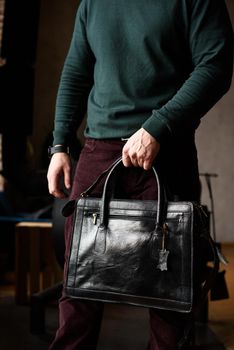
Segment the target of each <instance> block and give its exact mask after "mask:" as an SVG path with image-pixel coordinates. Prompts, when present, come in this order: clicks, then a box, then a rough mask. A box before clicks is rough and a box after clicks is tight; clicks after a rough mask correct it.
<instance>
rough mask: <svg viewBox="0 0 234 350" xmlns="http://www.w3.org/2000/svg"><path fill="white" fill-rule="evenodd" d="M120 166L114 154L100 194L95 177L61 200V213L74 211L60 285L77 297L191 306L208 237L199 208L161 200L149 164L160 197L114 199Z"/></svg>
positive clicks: (166, 306)
mask: <svg viewBox="0 0 234 350" xmlns="http://www.w3.org/2000/svg"><path fill="white" fill-rule="evenodd" d="M120 167H122V168H124V167H123V165H122V162H121V160H118V161H117V162H116V163H114V164H113V166H112V167H110V169H108V171H107V172H108V175H107V177H106V180H105V185H104V189H103V196H102V198H91V197H89V196H88V194H89V193H90V192H91V190H92V189H93V187H94V186H95V184H96V182H95V183H94V184H93V185H92V186H90V188H89V189H87V191H85V192H84V193H83V194H82V196H81V197H80V198H78V200H76V201H71V202H68V204H67V205H66V206H65V207H64V210H63V214H64V215H65V216H67V215H68V214H70V213H71V212H72V211H74V213H73V215H74V226H73V237H72V241H71V247H70V256H69V259H68V262H67V264H68V268H67V276H66V279H65V282H64V291H65V293H66V294H67V295H68V296H70V297H77V298H80V299H89V300H98V301H105V302H115V303H126V304H132V305H139V306H145V307H155V308H160V309H166V310H174V311H179V312H185V313H186V312H190V311H191V310H192V307H193V304H194V281H195V276H196V274H195V271H198V270H199V263H200V262H201V256H199V254H200V252H201V250H202V244H203V243H202V241H204V240H205V241H209V242H210V243H211V245H212V241H211V239H210V237H209V234H208V232H207V230H206V225H205V224H204V222H205V218H204V213H203V210H202V208H201V206H200V205H198V204H196V203H192V202H167V200H166V196H165V191H164V189H163V186H162V184H161V183H160V181H159V177H158V174H157V172H156V170H155V169H154V168H153V174H154V176H155V180H156V184H157V186H158V200H155V201H154V200H126V199H123V200H121V199H113V191H114V190H113V187H114V186H113V183H114V182H115V181H113V179H114V177H115V176H114V174H115V172H116V169H117V168H118V169H119V168H120ZM122 171H124V169H122ZM212 250H213V253H214V261H215V264H214V265H215V266H214V271H213V272H215V271H217V269H218V262H217V256H216V252H215V250H214V248H213V245H212ZM213 275H214V273H213ZM207 289H208V284H206V283H205V286H204V287H203V291H205V292H207Z"/></svg>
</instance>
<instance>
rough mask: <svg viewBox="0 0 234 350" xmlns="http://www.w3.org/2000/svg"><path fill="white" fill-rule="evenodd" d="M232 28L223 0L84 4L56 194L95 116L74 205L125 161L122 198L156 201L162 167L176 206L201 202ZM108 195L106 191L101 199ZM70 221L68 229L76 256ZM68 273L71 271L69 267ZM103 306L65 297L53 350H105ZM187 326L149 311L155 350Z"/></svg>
mask: <svg viewBox="0 0 234 350" xmlns="http://www.w3.org/2000/svg"><path fill="white" fill-rule="evenodd" d="M232 45H233V43H232V28H231V24H230V20H229V17H228V13H227V9H226V6H225V3H224V0H206V1H204V0H149V1H142V0H128V1H125V0H118V1H115V0H98V1H93V0H83V1H82V2H81V5H80V7H79V10H78V13H77V18H76V23H75V29H74V33H73V37H72V41H71V46H70V49H69V52H68V55H67V58H66V61H65V64H64V69H63V73H62V76H61V82H60V86H59V91H58V96H57V104H56V116H55V128H54V143H53V145H54V147H53V148H52V154H53V155H52V159H51V163H50V166H49V170H48V182H49V191H50V193H51V194H52V195H54V196H55V197H58V198H63V197H64V193H63V191H62V190H61V188H60V187H59V183H60V181H59V180H60V178H61V176H64V184H65V187H66V188H67V189H68V190H70V188H71V176H70V173H71V166H70V160H69V155H68V154H67V146H69V143H70V141H71V139H73V137H74V135H75V133H76V131H77V128H78V127H79V125H80V123H81V121H82V119H83V118H84V115H85V113H86V111H87V124H86V128H85V136H86V142H85V145H84V148H83V150H82V152H81V155H80V159H79V162H78V166H77V169H76V173H75V177H74V179H73V187H72V191H71V194H70V197H71V198H75V197H77V196H78V195H79V194H80V193H81V192H82V191H83V190H84V189H86V188H87V187H88V186H89V185H90V184H91V183H92V182H93V181H94V180H95V178H96V177H97V176H98V175H99V174H100V173H101V172H102V171H103V170H105V169H106V168H107V167H108V166H109V165H110V164H111V163H112V162H113V161H114V160H116V159H117V158H118V157H119V156H120V155H121V154H122V160H123V164H124V165H125V167H126V172H125V174H123V175H122V176H123V178H122V193H121V194H122V195H123V196H126V197H129V198H139V199H152V198H155V189H154V187H153V183H152V178H151V176H150V172H147V171H146V172H144V171H141V168H143V169H145V170H149V169H150V168H151V167H152V164H153V163H155V164H156V166H157V168H158V169H160V172H161V173H162V174H163V178H164V182H165V183H166V185H167V191H168V196H169V198H170V199H171V200H173V199H180V200H199V191H200V189H199V176H198V167H197V156H196V147H195V142H194V134H195V130H196V128H197V127H198V125H199V121H200V118H201V117H202V116H203V115H204V114H205V113H206V112H207V111H208V110H209V109H210V108H211V107H212V106H213V105H214V104H215V103H216V102H217V101H218V100H219V99H220V98H221V96H222V95H223V94H224V93H225V92H226V91H227V90H228V89H229V86H230V82H231V76H232V61H233V58H232V52H233V47H232ZM100 195H101V187H99V188H97V189H96V191H95V193H93V196H100ZM70 233H71V219H70V220H68V221H67V224H66V230H65V240H66V247H67V248H66V254H65V256H67V254H68V253H69V242H70ZM65 274H66V265H65ZM102 312H103V305H102V304H101V303H95V302H88V301H87V302H83V301H80V300H74V299H70V298H68V297H66V296H65V295H64V296H63V297H62V298H61V300H60V326H59V329H58V331H57V334H56V337H55V340H54V342H53V343H52V344H51V347H50V349H51V350H56V349H61V350H67V349H69V350H75V349H76V350H84V349H85V350H89V349H90V350H92V349H95V348H96V344H97V340H98V334H99V329H100V324H101V318H102ZM185 322H186V318H184V317H182V316H181V315H180V314H177V313H166V312H159V311H157V310H150V325H151V334H150V341H149V345H148V348H149V349H151V350H159V349H160V350H164V349H167V350H173V349H177V344H178V341H179V339H180V337H181V336H182V334H183V329H184V324H185Z"/></svg>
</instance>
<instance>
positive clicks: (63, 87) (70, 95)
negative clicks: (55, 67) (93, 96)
mask: <svg viewBox="0 0 234 350" xmlns="http://www.w3.org/2000/svg"><path fill="white" fill-rule="evenodd" d="M85 20H86V13H85V8H84V6H83V2H81V4H80V6H79V9H78V11H77V16H76V21H75V28H74V32H73V36H72V40H71V44H70V48H69V51H68V54H67V57H66V60H65V63H64V67H63V71H62V74H61V79H60V84H59V89H58V93H57V99H56V110H55V122H54V132H53V136H54V141H53V144H54V145H55V144H70V142H71V138H72V137H74V136H75V134H76V131H77V128H78V127H79V125H80V124H81V122H82V120H83V118H84V116H85V113H86V110H87V99H88V95H89V92H90V89H91V87H92V85H93V67H94V63H95V59H94V56H93V53H92V51H91V50H90V47H89V44H88V40H87V37H86V30H85V26H86V24H85Z"/></svg>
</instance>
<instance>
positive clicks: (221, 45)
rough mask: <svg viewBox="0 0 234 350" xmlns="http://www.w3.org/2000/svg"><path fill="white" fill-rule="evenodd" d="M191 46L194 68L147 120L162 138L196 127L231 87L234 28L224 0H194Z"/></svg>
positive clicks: (155, 134)
mask: <svg viewBox="0 0 234 350" xmlns="http://www.w3.org/2000/svg"><path fill="white" fill-rule="evenodd" d="M190 18H191V22H190V30H189V46H190V52H191V59H192V64H193V70H192V72H191V74H190V76H189V77H188V79H187V80H186V81H185V82H184V84H183V85H182V86H181V87H180V89H179V90H178V91H177V93H176V94H175V95H174V96H173V98H172V99H170V100H169V101H168V102H167V103H166V104H165V105H163V106H162V107H161V108H160V109H157V110H153V112H152V115H151V117H150V118H149V119H147V120H146V122H145V123H144V124H143V128H144V129H145V130H147V131H148V132H149V133H150V134H151V135H153V136H154V137H155V138H156V139H158V141H159V142H161V141H163V139H164V137H165V135H167V134H170V133H172V134H176V132H177V130H183V129H185V130H186V129H188V128H194V127H196V126H197V125H198V124H199V120H200V118H201V117H202V116H203V115H204V114H205V113H206V112H207V111H208V110H209V109H210V108H211V107H212V106H213V105H214V104H215V103H216V102H217V101H218V100H219V99H220V98H221V97H222V96H223V94H224V93H226V92H227V90H228V89H229V87H230V83H231V78H232V68H233V67H232V66H233V31H232V26H231V23H230V19H229V16H228V12H227V9H226V6H225V3H224V1H223V0H193V1H191V15H190Z"/></svg>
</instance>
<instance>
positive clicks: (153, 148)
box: [122, 128, 160, 170]
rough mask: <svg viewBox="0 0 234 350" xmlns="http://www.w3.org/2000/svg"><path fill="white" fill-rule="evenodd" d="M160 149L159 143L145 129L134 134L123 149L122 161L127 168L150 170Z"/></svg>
mask: <svg viewBox="0 0 234 350" xmlns="http://www.w3.org/2000/svg"><path fill="white" fill-rule="evenodd" d="M159 149H160V144H159V143H158V141H157V140H156V139H155V138H154V137H153V136H152V135H150V134H149V133H148V132H147V131H146V130H145V129H143V128H141V129H140V130H138V131H137V132H135V134H133V135H132V136H131V137H130V138H129V139H128V141H127V142H126V144H125V145H124V147H123V152H122V160H123V164H124V166H126V167H130V166H135V167H141V168H144V169H145V170H149V169H150V168H151V167H152V164H153V161H154V159H155V158H156V156H157V154H158V152H159Z"/></svg>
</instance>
